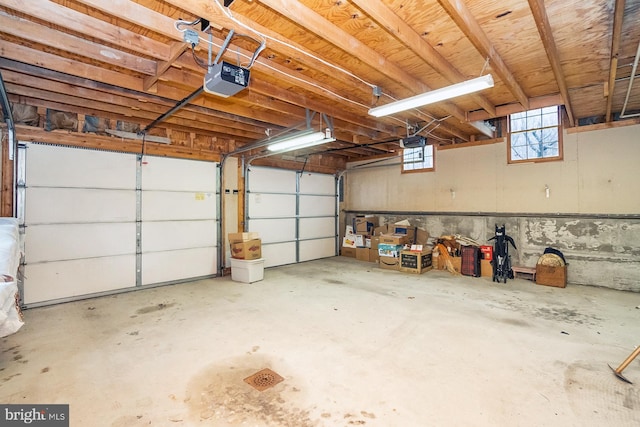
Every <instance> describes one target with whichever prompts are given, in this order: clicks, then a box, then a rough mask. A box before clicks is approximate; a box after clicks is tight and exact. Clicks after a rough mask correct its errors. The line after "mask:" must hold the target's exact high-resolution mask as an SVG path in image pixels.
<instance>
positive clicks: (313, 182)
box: [300, 173, 336, 196]
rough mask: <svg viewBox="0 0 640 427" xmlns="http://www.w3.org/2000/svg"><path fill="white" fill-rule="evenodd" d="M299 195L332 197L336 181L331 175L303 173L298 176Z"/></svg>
mask: <svg viewBox="0 0 640 427" xmlns="http://www.w3.org/2000/svg"><path fill="white" fill-rule="evenodd" d="M300 193H302V194H326V195H331V196H333V195H334V194H335V193H336V179H335V177H334V176H333V175H325V174H317V173H304V174H302V175H300Z"/></svg>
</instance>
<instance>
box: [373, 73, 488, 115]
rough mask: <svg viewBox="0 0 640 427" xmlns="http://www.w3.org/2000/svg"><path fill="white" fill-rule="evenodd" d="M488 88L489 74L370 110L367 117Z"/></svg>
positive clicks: (396, 111)
mask: <svg viewBox="0 0 640 427" xmlns="http://www.w3.org/2000/svg"><path fill="white" fill-rule="evenodd" d="M490 87H493V77H492V76H491V74H487V75H485V76H482V77H477V78H475V79H471V80H467V81H464V82H460V83H456V84H453V85H451V86H447V87H443V88H441V89H436V90H432V91H429V92H425V93H422V94H420V95H416V96H412V97H410V98H406V99H401V100H400V101H395V102H390V103H389V104H385V105H381V106H380V107H375V108H372V109H370V110H369V115H371V116H375V117H382V116H388V115H389V114H394V113H398V112H400V111H405V110H410V109H412V108H418V107H422V106H423V105H427V104H433V103H434V102H439V101H444V100H445V99H449V98H455V97H456V96H461V95H466V94H468V93H472V92H477V91H479V90H482V89H488V88H490Z"/></svg>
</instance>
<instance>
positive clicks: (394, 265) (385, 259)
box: [379, 255, 400, 271]
mask: <svg viewBox="0 0 640 427" xmlns="http://www.w3.org/2000/svg"><path fill="white" fill-rule="evenodd" d="M379 264H380V268H382V269H385V270H395V271H399V270H400V258H398V257H393V256H382V255H381V256H380V262H379Z"/></svg>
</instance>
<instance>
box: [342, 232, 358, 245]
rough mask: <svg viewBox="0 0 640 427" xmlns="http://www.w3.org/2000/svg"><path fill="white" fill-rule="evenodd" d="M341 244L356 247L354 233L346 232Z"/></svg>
mask: <svg viewBox="0 0 640 427" xmlns="http://www.w3.org/2000/svg"><path fill="white" fill-rule="evenodd" d="M342 246H343V247H345V248H355V247H356V234H348V235H346V236H344V237H343V238H342Z"/></svg>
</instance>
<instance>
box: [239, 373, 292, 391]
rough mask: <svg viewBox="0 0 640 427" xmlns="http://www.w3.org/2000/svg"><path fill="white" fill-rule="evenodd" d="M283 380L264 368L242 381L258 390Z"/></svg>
mask: <svg viewBox="0 0 640 427" xmlns="http://www.w3.org/2000/svg"><path fill="white" fill-rule="evenodd" d="M282 381H284V378H282V377H281V376H280V375H278V374H276V373H275V372H273V371H272V370H271V369H269V368H266V369H263V370H261V371H258V372H256V373H255V374H253V375H251V376H249V377H247V378H245V379H244V382H245V383H247V384H249V385H250V386H251V387H253V388H255V389H256V390H258V391H264V390H266V389H268V388H271V387H273V386H274V385H276V384H278V383H280V382H282Z"/></svg>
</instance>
